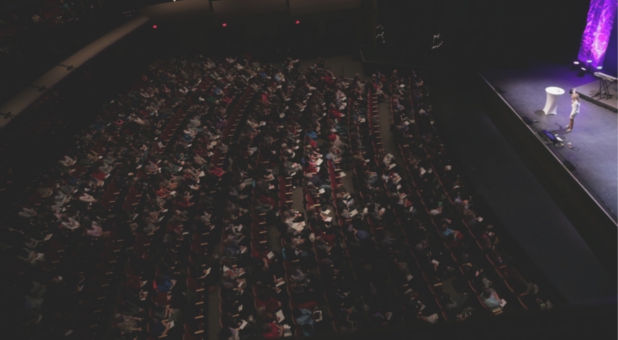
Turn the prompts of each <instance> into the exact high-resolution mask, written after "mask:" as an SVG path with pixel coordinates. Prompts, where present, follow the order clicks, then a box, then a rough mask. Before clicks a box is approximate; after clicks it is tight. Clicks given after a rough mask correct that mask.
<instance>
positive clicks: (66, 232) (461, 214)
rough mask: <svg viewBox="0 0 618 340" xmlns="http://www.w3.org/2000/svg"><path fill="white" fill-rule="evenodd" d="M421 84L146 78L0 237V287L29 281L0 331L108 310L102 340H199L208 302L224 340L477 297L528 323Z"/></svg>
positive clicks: (403, 314) (449, 305) (230, 62)
mask: <svg viewBox="0 0 618 340" xmlns="http://www.w3.org/2000/svg"><path fill="white" fill-rule="evenodd" d="M423 86H424V85H423V82H422V80H420V79H418V77H417V79H416V80H415V81H413V82H409V81H406V80H405V79H403V78H400V76H399V73H397V72H393V74H392V76H391V77H390V79H389V78H388V77H386V76H384V75H381V74H379V73H378V74H377V75H376V76H375V77H372V79H371V80H370V81H367V82H365V81H363V80H362V79H361V78H360V76H358V75H357V76H356V77H355V78H354V79H341V78H338V77H335V76H334V75H333V74H332V72H330V71H328V70H326V69H324V68H323V65H322V64H321V62H320V61H318V62H317V63H316V64H314V65H312V66H311V67H309V68H308V69H307V70H304V71H303V70H300V67H299V61H298V60H293V59H291V58H288V59H286V60H285V61H284V63H283V65H282V67H280V68H279V67H276V66H273V65H269V64H261V63H259V62H258V61H256V60H253V59H252V58H251V56H248V55H245V56H243V57H238V58H232V57H227V58H223V59H221V60H212V59H210V58H205V57H203V56H193V57H184V58H172V59H170V60H166V61H158V62H156V63H154V64H153V65H151V67H150V68H149V72H148V73H147V74H144V75H143V77H142V79H141V81H140V82H139V83H138V84H137V85H136V86H135V87H133V88H132V89H131V90H130V91H128V92H127V93H126V94H123V95H120V96H119V97H118V98H117V99H115V100H114V101H112V102H111V103H110V104H109V105H107V106H106V107H105V109H104V110H103V112H102V113H101V114H100V115H99V116H98V117H97V119H96V122H95V123H94V124H93V125H92V126H91V127H90V128H89V129H86V130H84V131H81V132H80V134H79V137H78V138H77V139H76V141H75V145H74V146H73V147H72V148H71V149H70V150H68V152H67V153H66V155H65V156H63V157H62V158H61V159H60V160H59V161H58V169H57V171H53V172H50V173H49V175H48V176H47V177H46V178H45V180H43V181H40V182H39V183H38V186H37V187H36V188H35V189H34V190H33V195H32V197H31V199H30V200H29V201H28V202H26V203H25V204H23V205H21V206H20V207H19V208H20V209H19V212H17V213H16V214H15V218H13V219H12V223H13V224H12V225H11V227H8V226H4V227H3V228H2V233H3V235H6V236H7V237H6V241H3V246H4V248H7V249H8V251H10V252H11V253H12V255H13V257H14V259H15V260H14V261H13V262H12V264H11V266H10V269H9V270H11V271H12V273H13V275H12V276H11V277H12V278H13V279H14V280H17V278H16V277H17V275H15V273H22V274H20V275H23V276H22V277H21V279H25V278H27V279H26V280H28V279H29V280H30V281H29V284H28V285H25V286H23V287H24V288H23V289H20V291H19V292H13V291H7V292H5V294H12V293H15V297H16V298H15V299H14V300H13V303H12V305H11V307H17V308H18V309H19V311H20V313H17V314H16V316H15V319H16V321H18V322H19V323H20V324H22V325H29V326H30V327H31V328H33V329H35V331H36V332H41V333H45V332H49V334H50V335H59V336H62V335H64V334H67V333H76V334H92V333H93V332H98V331H99V329H103V328H104V327H106V323H105V322H103V321H102V320H104V315H105V314H104V310H105V309H106V308H108V307H107V306H108V305H112V306H114V307H115V308H114V315H115V317H114V319H113V320H109V321H110V323H109V325H111V326H112V328H113V329H114V332H115V334H116V335H118V336H119V337H124V336H125V335H126V338H134V337H147V336H155V337H159V336H163V335H167V336H170V337H181V336H183V335H187V336H195V335H197V336H199V335H200V334H202V333H203V332H205V331H207V330H205V327H206V326H207V320H208V318H209V317H217V316H215V315H207V313H208V308H207V305H208V293H209V292H214V291H215V290H217V289H218V290H219V295H220V297H221V303H220V306H219V309H220V312H221V315H220V320H219V323H220V324H221V325H222V331H221V333H220V337H221V338H224V339H240V338H247V337H251V336H252V335H253V334H261V335H262V336H263V337H264V338H269V339H276V338H280V337H286V336H290V335H296V336H297V337H303V336H312V335H314V334H315V335H317V334H319V333H320V332H323V331H327V330H331V329H334V330H335V331H338V332H342V331H353V330H356V329H358V328H363V327H368V326H370V325H371V326H375V327H382V326H387V325H396V324H399V323H405V322H410V321H414V320H421V321H423V322H427V323H432V324H433V323H438V322H442V321H445V320H451V318H453V317H454V318H453V320H463V319H465V318H467V317H468V316H470V312H471V311H472V315H474V314H475V313H477V312H478V313H480V312H481V311H480V308H479V306H478V305H475V304H474V301H475V299H468V296H469V294H470V293H477V294H478V292H481V293H480V294H478V297H479V299H480V300H481V301H482V302H483V303H484V305H485V306H487V308H489V309H499V308H502V307H504V301H503V300H502V299H501V298H500V297H499V295H498V291H499V293H500V296H503V297H504V299H505V300H506V301H508V305H509V307H510V306H511V305H515V304H516V302H515V301H514V300H513V299H514V298H517V297H514V295H512V294H516V295H517V296H519V297H521V296H525V295H527V294H530V295H534V296H535V297H534V299H535V300H534V301H535V302H537V303H538V306H541V305H542V304H544V306H545V307H542V306H541V307H539V308H547V305H548V303H545V302H543V301H542V300H541V298H540V297H538V293H539V288H538V286H536V285H535V284H533V283H530V282H528V281H526V280H525V279H524V278H523V277H522V276H521V274H520V273H519V272H518V271H516V269H514V268H512V267H510V263H511V262H512V261H511V259H512V257H511V256H509V255H507V254H506V252H505V249H502V247H500V244H499V240H498V238H497V237H496V236H495V234H494V228H493V225H491V224H489V223H488V222H487V221H485V220H484V219H483V218H482V217H481V211H482V209H481V208H480V207H477V205H476V204H475V203H476V202H475V201H474V200H473V197H474V195H471V194H469V193H468V192H467V190H466V188H465V185H464V183H463V181H462V180H461V179H460V178H458V177H457V176H456V175H453V172H452V171H453V170H451V164H450V161H449V160H448V158H447V157H446V156H445V151H444V150H443V148H442V145H441V143H440V142H439V139H438V137H437V133H436V131H434V130H433V124H431V123H430V120H431V109H430V105H429V104H428V103H423V102H422V99H423ZM378 90H380V91H378ZM379 98H388V99H390V100H391V102H392V104H393V105H392V109H393V115H394V119H395V120H396V123H397V122H401V121H406V122H408V124H407V125H406V124H399V125H397V128H398V129H404V130H406V131H403V133H402V134H401V135H400V138H403V140H405V141H407V144H405V146H404V144H400V147H401V150H400V151H401V155H394V154H391V153H388V152H386V151H385V150H384V148H383V144H382V140H381V137H380V135H381V134H380V127H379V125H380V119H379V117H378V115H377V112H376V105H377V102H378V100H379ZM406 98H409V101H407V100H406ZM412 98H415V99H416V100H417V101H413V99H412ZM421 108H422V110H423V111H424V112H425V114H421V113H420V111H421ZM412 118H414V119H412ZM397 119H399V120H397ZM428 122H429V124H428ZM403 126H408V127H406V128H403ZM410 126H411V127H410ZM399 156H401V157H399ZM398 159H403V161H404V163H401V161H400V160H398ZM410 159H414V161H410ZM437 169H444V170H443V171H442V170H440V171H438V170H437ZM346 177H348V178H347V179H346ZM446 183H448V185H446ZM297 194H300V196H302V199H299V197H300V196H299V195H297ZM431 225H433V228H432V227H431ZM438 226H439V227H438ZM82 228H83V229H82ZM496 245H498V247H496ZM477 246H478V247H477ZM216 247H219V248H220V249H217V248H216ZM474 247H477V248H474ZM215 254H216V255H215ZM485 260H487V261H486V262H485ZM494 270H498V271H499V273H500V275H501V276H503V277H505V281H504V282H503V280H502V279H501V276H498V277H493V276H492V275H491V274H489V273H490V272H494ZM452 277H455V278H456V280H454V281H453V282H454V283H453V284H452V286H453V288H455V290H456V291H455V293H457V294H456V295H453V294H451V292H447V287H446V286H447V284H446V282H447V281H448V280H449V279H450V278H452ZM117 278H118V279H117ZM456 282H463V283H464V284H460V285H457V284H456ZM507 287H508V288H509V289H511V290H512V292H510V291H509V290H506V291H503V290H504V289H506V288H507ZM470 290H472V291H470ZM113 292H119V293H118V298H116V296H115V295H113ZM451 296H454V297H451ZM59 301H63V303H61V305H62V307H55V306H58V304H59ZM539 301H540V302H539ZM477 303H478V302H477ZM522 304H523V302H522ZM77 306H82V308H85V309H87V311H86V312H84V313H81V314H75V313H72V310H71V308H74V307H75V308H77ZM526 308H533V307H532V306H527V307H526ZM110 315H111V314H110ZM33 325H36V326H33ZM97 328H98V329H97ZM35 331H32V332H35Z"/></svg>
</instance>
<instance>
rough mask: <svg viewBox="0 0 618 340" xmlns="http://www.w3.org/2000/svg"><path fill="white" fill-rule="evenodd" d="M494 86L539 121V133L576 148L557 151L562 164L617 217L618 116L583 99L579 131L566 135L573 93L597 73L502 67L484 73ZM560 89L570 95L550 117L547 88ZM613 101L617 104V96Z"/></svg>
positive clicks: (560, 67)
mask: <svg viewBox="0 0 618 340" xmlns="http://www.w3.org/2000/svg"><path fill="white" fill-rule="evenodd" d="M482 73H483V76H485V78H486V79H487V80H488V81H489V82H490V83H491V84H492V85H493V86H494V87H496V86H498V87H500V88H501V89H502V90H504V91H505V92H504V94H502V96H503V97H504V99H506V101H507V102H508V103H509V104H510V105H511V106H512V107H513V108H514V109H515V111H517V113H518V114H519V115H520V116H522V117H528V118H530V119H531V120H535V123H534V124H533V127H534V129H535V130H540V129H546V130H549V131H552V132H553V133H555V134H559V135H560V137H564V139H565V143H567V142H570V143H572V145H573V148H572V149H570V148H567V147H564V148H555V147H553V146H550V149H551V150H552V152H553V153H554V154H555V155H557V157H558V158H559V159H561V160H568V161H570V162H571V163H573V165H575V168H576V170H575V171H574V172H573V174H574V175H575V177H576V178H577V179H578V180H579V181H580V182H582V183H583V184H584V186H585V187H586V189H588V191H590V192H591V193H592V194H593V196H594V197H595V199H596V200H597V201H598V202H599V203H600V204H601V205H602V206H603V207H604V208H605V210H606V211H607V212H608V213H609V214H610V215H612V216H614V218H616V210H617V209H618V115H616V113H615V112H612V111H610V110H608V109H606V108H603V107H601V106H598V105H596V104H594V103H591V102H588V101H586V100H583V99H582V101H581V109H580V114H579V115H578V116H577V118H576V119H575V124H574V129H573V131H572V132H570V133H566V126H567V125H568V123H569V113H570V111H571V98H570V96H569V94H568V91H569V89H572V88H576V87H578V86H581V85H583V84H587V83H590V82H593V81H595V80H596V78H595V77H594V76H592V75H589V74H587V75H585V76H584V77H578V76H577V70H572V69H570V65H560V64H533V65H531V66H529V67H526V68H521V69H500V70H488V71H484V72H482ZM548 86H558V87H560V88H563V89H564V90H565V91H566V93H565V94H564V95H562V96H559V97H558V114H557V115H545V114H544V113H543V112H542V111H540V110H541V109H542V108H543V106H544V105H545V100H546V94H545V88H546V87H548ZM613 100H616V98H614V99H613Z"/></svg>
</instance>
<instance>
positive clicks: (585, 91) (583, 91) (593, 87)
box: [575, 79, 618, 112]
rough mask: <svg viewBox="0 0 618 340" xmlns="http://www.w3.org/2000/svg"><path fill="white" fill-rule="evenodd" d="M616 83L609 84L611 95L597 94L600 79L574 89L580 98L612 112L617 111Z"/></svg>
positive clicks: (617, 92)
mask: <svg viewBox="0 0 618 340" xmlns="http://www.w3.org/2000/svg"><path fill="white" fill-rule="evenodd" d="M616 85H617V84H616V83H611V84H609V87H608V90H609V94H610V95H611V97H605V96H599V92H600V88H601V80H600V79H597V80H595V81H593V82H591V83H587V84H584V85H582V86H578V87H576V88H575V90H577V93H579V95H580V97H581V98H583V99H585V100H587V101H589V102H591V103H593V104H596V105H599V106H601V107H603V108H606V109H608V110H612V111H613V112H618V86H616Z"/></svg>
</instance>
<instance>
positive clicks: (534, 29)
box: [379, 0, 589, 67]
mask: <svg viewBox="0 0 618 340" xmlns="http://www.w3.org/2000/svg"><path fill="white" fill-rule="evenodd" d="M588 5H589V3H588V2H587V1H578V2H568V3H565V2H563V1H558V0H544V1H533V0H523V1H505V0H498V1H496V0H383V1H379V7H380V10H379V20H380V22H381V23H382V24H383V25H384V26H385V30H386V40H387V44H386V46H384V48H383V51H382V53H384V54H388V55H389V56H390V57H391V59H390V60H389V62H392V63H400V64H419V63H420V64H425V65H435V64H436V63H439V64H444V63H449V64H456V65H459V66H463V67H485V66H500V65H505V64H521V63H526V62H528V61H534V60H559V61H564V62H569V61H571V60H572V59H573V58H574V57H575V56H576V55H577V52H578V49H579V42H580V40H581V35H582V32H583V29H584V27H585V22H586V15H587V13H588ZM437 33H441V34H442V38H443V39H444V45H443V47H442V48H441V50H440V51H439V53H440V54H438V53H437V52H438V50H432V49H431V38H432V36H433V34H437Z"/></svg>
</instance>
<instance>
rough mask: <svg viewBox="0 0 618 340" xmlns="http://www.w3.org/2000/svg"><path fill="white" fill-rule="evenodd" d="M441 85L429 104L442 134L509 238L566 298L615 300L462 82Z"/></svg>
mask: <svg viewBox="0 0 618 340" xmlns="http://www.w3.org/2000/svg"><path fill="white" fill-rule="evenodd" d="M441 85H442V86H441V87H440V89H439V90H435V92H434V93H435V98H434V100H433V104H434V109H435V112H436V113H437V117H438V118H437V119H438V124H439V125H438V127H439V128H440V129H441V131H442V139H443V140H444V142H445V144H446V145H447V146H450V148H451V150H452V151H451V152H452V153H453V154H454V155H455V157H454V158H456V159H458V160H459V162H460V163H461V164H463V169H461V170H463V171H464V172H465V173H467V175H468V177H469V178H471V179H472V181H473V182H474V183H473V184H475V187H476V189H477V191H478V192H479V194H481V195H482V196H483V197H484V199H485V201H486V202H487V204H488V205H489V206H490V207H491V209H492V211H493V212H494V213H495V214H496V215H497V216H498V218H499V220H500V221H501V223H502V224H503V225H504V227H505V228H506V229H507V230H508V231H509V233H510V234H511V237H512V238H513V239H514V240H515V241H516V242H517V243H518V244H519V245H520V246H521V248H522V249H523V251H524V252H526V254H527V255H528V257H529V258H530V259H531V260H532V261H534V263H535V264H536V265H537V267H538V269H539V271H540V272H541V273H543V274H544V275H545V277H546V278H547V279H548V280H549V281H550V282H551V283H552V284H553V286H554V287H555V288H556V289H557V290H558V291H559V292H560V293H561V295H562V296H564V297H565V298H566V299H567V300H568V301H569V302H571V303H573V304H592V303H596V302H599V301H601V300H602V301H608V300H609V301H612V302H613V303H615V298H616V286H615V282H614V281H613V280H612V279H611V278H610V277H609V275H608V274H607V272H606V271H605V270H604V268H603V267H602V265H601V264H600V263H599V261H598V260H597V259H596V258H595V256H594V254H593V253H592V251H591V250H590V248H589V247H588V246H587V245H586V243H585V242H584V241H583V240H582V238H581V237H580V236H579V234H578V233H577V231H576V230H575V228H574V227H573V226H572V225H571V223H570V222H569V220H568V219H567V218H566V217H565V215H564V214H563V213H562V211H561V210H560V209H559V208H558V207H557V205H556V204H555V203H554V202H553V201H552V199H551V197H550V196H549V195H548V194H547V192H546V191H545V190H544V189H543V187H542V186H541V184H540V183H539V182H538V181H537V180H536V178H535V177H534V175H533V174H532V173H531V172H530V171H529V170H528V169H527V168H526V167H525V165H524V164H523V162H522V161H521V159H520V158H519V157H518V156H517V154H516V153H515V151H514V150H513V149H512V148H511V147H510V145H509V144H508V142H507V141H506V140H505V139H504V137H503V136H502V135H501V134H500V132H499V131H498V129H497V128H496V127H495V126H494V125H493V123H492V122H491V120H490V119H489V117H488V116H487V115H486V114H485V113H484V112H482V110H481V109H480V108H479V107H477V106H478V105H476V104H475V103H474V102H473V101H472V100H471V99H470V98H471V97H472V94H469V93H466V91H467V90H466V87H465V84H460V83H449V84H441ZM507 91H509V90H507ZM535 105H536V104H535ZM538 105H542V100H541V101H540V104H538ZM559 105H564V104H562V103H561V104H559ZM567 105H568V103H567ZM562 107H563V108H564V106H562ZM562 118H564V117H562ZM581 120H582V121H583V120H585V119H581ZM581 125H583V124H580V126H581ZM581 130H584V129H581ZM582 132H583V131H582ZM614 166H615V164H614ZM514 183H517V184H516V185H514Z"/></svg>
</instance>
